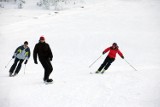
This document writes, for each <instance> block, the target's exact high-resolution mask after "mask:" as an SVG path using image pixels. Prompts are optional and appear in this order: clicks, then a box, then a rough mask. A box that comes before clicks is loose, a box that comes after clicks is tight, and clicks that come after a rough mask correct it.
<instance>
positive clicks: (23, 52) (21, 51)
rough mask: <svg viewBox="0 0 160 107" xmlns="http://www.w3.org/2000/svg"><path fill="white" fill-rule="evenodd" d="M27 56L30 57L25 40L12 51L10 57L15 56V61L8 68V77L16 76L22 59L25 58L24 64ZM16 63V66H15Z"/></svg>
mask: <svg viewBox="0 0 160 107" xmlns="http://www.w3.org/2000/svg"><path fill="white" fill-rule="evenodd" d="M29 57H30V48H29V47H28V42H27V41H25V42H24V45H21V46H19V47H18V48H17V49H16V50H15V52H14V55H13V57H12V58H15V61H14V63H13V65H12V66H11V68H10V70H9V76H10V77H12V76H16V75H17V74H18V73H19V71H20V69H21V66H22V63H23V61H24V60H25V62H24V64H27V62H28V59H29ZM18 62H19V63H18ZM17 63H18V66H17ZM15 68H16V70H15ZM14 70H15V72H14ZM13 73H14V74H13ZM12 74H13V75H12Z"/></svg>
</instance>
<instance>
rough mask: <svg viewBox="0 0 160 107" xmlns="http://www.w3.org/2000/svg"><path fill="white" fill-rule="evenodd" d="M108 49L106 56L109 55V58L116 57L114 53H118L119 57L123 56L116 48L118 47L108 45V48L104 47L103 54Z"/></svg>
mask: <svg viewBox="0 0 160 107" xmlns="http://www.w3.org/2000/svg"><path fill="white" fill-rule="evenodd" d="M108 51H109V53H108V56H109V57H110V58H116V54H117V53H118V54H119V56H120V57H121V58H123V54H122V52H121V51H120V50H119V49H118V48H115V49H114V48H112V46H111V47H108V48H106V49H105V50H104V51H103V54H104V53H106V52H108Z"/></svg>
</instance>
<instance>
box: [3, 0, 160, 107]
mask: <svg viewBox="0 0 160 107" xmlns="http://www.w3.org/2000/svg"><path fill="white" fill-rule="evenodd" d="M31 1H32V0H28V3H26V4H25V7H24V9H17V8H8V7H6V8H0V49H1V50H0V52H1V55H0V107H160V79H159V78H160V72H159V71H160V67H159V66H160V60H159V59H160V56H159V53H160V43H159V41H160V38H159V35H160V31H159V29H160V14H159V10H160V1H159V0H88V1H85V3H84V4H83V5H79V6H77V7H71V8H67V9H64V10H61V11H58V13H55V10H52V9H51V10H45V9H42V8H39V7H36V6H34V5H33V4H34V3H35V1H33V2H31ZM8 5H9V4H8ZM10 6H13V5H11V4H10ZM81 6H84V8H81ZM41 35H44V36H45V38H46V42H47V43H49V44H50V47H51V49H52V51H53V61H52V64H53V68H54V70H53V73H52V74H51V78H53V80H54V82H53V84H49V85H45V84H44V83H43V73H44V70H43V68H42V66H41V64H40V62H38V65H35V64H34V62H33V56H32V55H31V57H30V59H29V62H28V64H27V66H26V69H25V66H24V64H23V66H22V68H21V71H20V73H19V74H18V75H17V76H16V77H9V76H8V75H9V72H8V71H9V69H10V66H11V65H12V64H13V60H12V61H11V63H9V65H8V66H7V68H5V66H6V65H7V64H8V62H9V61H10V59H11V58H12V55H13V52H14V51H15V49H16V48H17V47H18V46H19V45H22V44H23V42H24V41H26V40H27V41H28V42H29V47H30V49H31V52H32V54H33V48H34V46H35V44H36V43H37V42H38V40H39V37H40V36H41ZM113 42H117V43H118V45H119V48H120V50H121V51H122V52H123V54H124V57H125V59H126V60H127V61H128V62H129V63H131V64H132V65H133V66H134V67H135V68H136V69H137V70H138V71H135V70H134V69H133V68H131V67H130V66H129V65H128V64H127V63H126V62H125V60H123V59H121V58H120V57H119V56H118V55H117V58H116V60H115V61H114V62H113V63H112V65H111V67H110V68H109V69H108V70H107V71H106V72H105V73H104V74H103V75H102V74H98V75H97V74H90V72H95V71H96V70H97V69H98V67H99V66H100V65H101V63H102V62H103V60H104V59H105V57H106V55H107V54H105V55H103V56H102V57H101V58H100V59H99V60H98V61H97V62H96V63H95V64H94V65H93V66H92V67H91V68H89V65H90V64H91V63H92V62H93V61H95V60H96V59H97V58H98V57H99V56H100V55H101V54H102V51H103V50H104V49H105V48H107V47H108V46H110V45H111V44H112V43H113ZM24 69H25V70H24ZM24 71H25V72H24Z"/></svg>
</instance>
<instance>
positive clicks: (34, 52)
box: [33, 44, 38, 64]
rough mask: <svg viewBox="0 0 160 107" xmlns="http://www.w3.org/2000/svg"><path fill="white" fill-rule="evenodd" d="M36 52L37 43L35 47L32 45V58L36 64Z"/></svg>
mask: <svg viewBox="0 0 160 107" xmlns="http://www.w3.org/2000/svg"><path fill="white" fill-rule="evenodd" d="M37 53H38V49H37V44H36V45H35V47H34V50H33V60H34V63H35V64H38V62H37Z"/></svg>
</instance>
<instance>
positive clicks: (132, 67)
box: [124, 59, 137, 71]
mask: <svg viewBox="0 0 160 107" xmlns="http://www.w3.org/2000/svg"><path fill="white" fill-rule="evenodd" d="M124 60H125V59H124ZM125 61H126V63H127V64H128V65H129V66H130V67H132V68H133V69H134V70H135V71H137V70H136V68H134V67H133V66H132V65H131V64H130V63H129V62H128V61H127V60H125Z"/></svg>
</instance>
